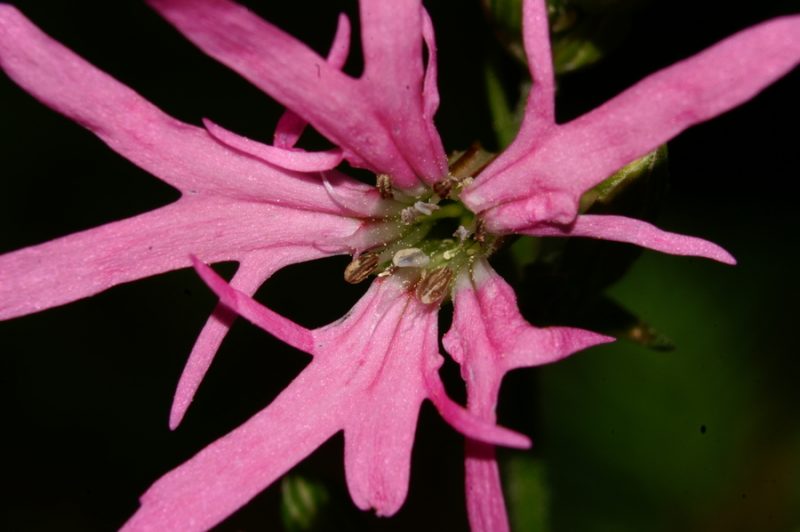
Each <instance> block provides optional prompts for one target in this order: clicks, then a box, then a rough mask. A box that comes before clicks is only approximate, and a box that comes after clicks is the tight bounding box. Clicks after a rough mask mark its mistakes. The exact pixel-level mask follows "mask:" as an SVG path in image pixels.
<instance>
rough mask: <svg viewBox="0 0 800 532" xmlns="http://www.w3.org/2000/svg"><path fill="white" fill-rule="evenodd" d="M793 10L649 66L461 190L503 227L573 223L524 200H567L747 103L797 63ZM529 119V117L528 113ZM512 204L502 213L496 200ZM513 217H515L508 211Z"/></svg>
mask: <svg viewBox="0 0 800 532" xmlns="http://www.w3.org/2000/svg"><path fill="white" fill-rule="evenodd" d="M798 35H800V16H789V17H783V18H778V19H774V20H770V21H768V22H765V23H762V24H759V25H757V26H754V27H752V28H749V29H746V30H744V31H741V32H739V33H738V34H736V35H734V36H732V37H729V38H728V39H725V40H723V41H721V42H719V43H717V44H715V45H714V46H712V47H710V48H708V49H707V50H705V51H703V52H701V53H699V54H697V55H695V56H693V57H691V58H689V59H686V60H684V61H681V62H679V63H677V64H675V65H673V66H671V67H669V68H665V69H663V70H661V71H660V72H657V73H655V74H653V75H651V76H649V77H647V78H645V79H644V80H642V81H641V82H639V83H637V84H636V85H634V86H633V87H631V88H630V89H628V90H626V91H624V92H623V93H621V94H620V95H619V96H617V97H615V98H613V99H612V100H610V101H608V102H607V103H605V104H604V105H602V106H600V107H598V108H597V109H595V110H593V111H591V112H589V113H587V114H585V115H583V116H581V117H579V118H577V119H575V120H573V121H572V122H569V123H567V124H564V125H562V126H558V127H554V128H551V129H550V130H549V131H548V132H547V134H546V135H544V136H543V137H542V138H540V139H538V140H537V141H536V145H535V146H533V147H532V148H531V150H530V151H528V152H527V153H526V154H525V155H524V156H522V157H519V158H518V159H514V160H512V157H511V155H516V154H514V153H510V154H506V155H501V156H500V157H498V159H497V160H496V161H495V162H494V163H493V164H492V165H491V166H490V167H489V168H487V169H486V171H485V172H484V173H483V174H482V175H481V176H480V178H478V179H476V181H475V182H474V183H473V185H472V186H470V187H468V189H467V190H466V191H465V192H464V194H462V195H461V198H462V199H463V200H464V201H465V203H466V204H467V205H468V206H469V207H470V208H471V209H473V210H475V211H476V212H482V214H483V216H484V218H485V219H487V220H488V221H489V223H490V224H494V225H495V226H498V227H500V226H502V227H517V228H521V227H524V226H528V227H531V226H534V225H536V224H538V223H543V222H544V223H547V222H556V223H562V224H566V223H569V222H571V221H572V220H570V219H569V217H568V216H567V214H569V213H568V212H567V213H565V212H564V210H563V209H564V205H566V204H567V203H568V202H565V201H558V202H556V203H555V204H554V206H553V209H552V211H551V210H548V209H544V210H542V208H541V207H542V205H541V203H538V202H531V201H530V199H531V198H533V197H535V196H537V195H542V194H562V195H565V196H566V197H568V198H570V199H571V201H572V213H571V214H572V218H573V219H574V217H575V216H576V215H577V205H578V199H579V198H580V196H581V194H583V193H584V192H585V191H586V190H588V189H589V188H591V187H593V186H595V185H597V184H598V183H600V182H601V181H602V180H604V179H606V178H607V177H608V176H609V175H611V174H612V173H613V172H614V171H616V170H618V169H619V168H621V167H622V166H624V165H625V164H627V163H629V162H631V161H633V160H635V159H637V158H639V157H642V156H643V155H645V154H646V153H648V152H650V151H652V150H653V149H655V148H656V147H657V146H659V145H661V144H663V143H664V142H666V141H668V140H669V139H671V138H673V137H675V136H676V135H677V134H679V133H680V132H681V131H683V130H684V129H686V128H688V127H690V126H692V125H694V124H697V123H699V122H702V121H704V120H708V119H710V118H713V117H714V116H717V115H719V114H721V113H724V112H725V111H728V110H729V109H731V108H733V107H736V106H737V105H740V104H741V103H743V102H745V101H747V100H749V99H750V98H752V97H753V96H755V95H756V94H758V93H759V92H760V91H761V90H763V89H764V88H765V87H766V86H768V85H770V84H771V83H772V82H774V81H775V80H777V79H778V78H780V77H781V76H783V75H784V74H786V73H787V72H789V71H790V70H792V69H793V68H794V67H795V66H796V65H797V64H798V61H800V37H798ZM526 119H527V117H526ZM511 203H515V205H516V208H515V209H511V210H506V211H503V210H502V209H501V206H502V205H503V204H511ZM512 213H513V215H512Z"/></svg>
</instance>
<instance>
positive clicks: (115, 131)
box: [0, 4, 339, 212]
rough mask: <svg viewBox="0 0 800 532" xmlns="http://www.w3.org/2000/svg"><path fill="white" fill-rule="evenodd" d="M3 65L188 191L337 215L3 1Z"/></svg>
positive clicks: (287, 177) (311, 184) (290, 176)
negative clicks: (100, 67) (71, 48)
mask: <svg viewBox="0 0 800 532" xmlns="http://www.w3.org/2000/svg"><path fill="white" fill-rule="evenodd" d="M0 67H2V68H3V70H5V71H6V72H7V73H8V75H9V76H10V77H11V78H12V79H13V80H14V81H16V82H17V83H18V84H19V85H20V86H21V87H22V88H24V89H25V90H26V91H28V92H30V93H31V94H32V95H33V96H35V97H36V98H37V99H39V100H40V101H41V102H42V103H44V104H45V105H47V106H49V107H52V108H53V109H55V110H57V111H59V112H60V113H62V114H64V115H66V116H67V117H69V118H71V119H73V120H75V121H76V122H78V123H80V124H81V125H83V126H85V127H87V128H88V129H90V130H91V131H92V132H93V133H95V134H96V135H98V136H99V137H100V138H101V139H102V140H103V141H104V142H106V143H107V144H108V145H109V146H110V147H111V148H112V149H113V150H115V151H116V152H118V153H119V154H120V155H122V156H124V157H125V158H127V159H129V160H130V161H132V162H133V163H135V164H136V165H138V166H139V167H141V168H142V169H144V170H146V171H148V172H150V173H152V174H153V175H155V176H157V177H159V178H160V179H163V180H164V181H166V182H167V183H169V184H171V185H172V186H174V187H176V188H177V189H179V190H181V191H182V192H183V193H185V194H190V195H193V196H199V195H206V194H208V195H227V196H232V197H236V198H240V199H248V200H256V201H271V202H275V203H280V204H281V205H283V206H296V207H298V208H303V209H312V210H321V211H327V212H339V211H338V208H337V206H336V205H335V204H333V203H332V202H331V201H330V197H329V196H328V195H327V194H326V193H325V191H324V189H323V188H322V187H320V186H319V181H318V179H316V178H312V177H309V176H304V175H302V174H294V173H289V172H281V171H279V170H277V169H275V168H272V167H270V166H269V165H265V164H263V163H261V162H260V161H257V160H254V159H253V158H251V157H248V156H245V155H241V154H238V153H236V152H235V151H233V150H230V149H228V148H226V147H224V146H222V145H220V144H219V143H218V142H216V141H214V140H213V139H212V138H210V137H209V136H208V133H207V132H206V131H204V130H203V129H201V128H197V127H194V126H189V125H187V124H183V123H181V122H178V121H177V120H174V119H173V118H171V117H169V116H167V115H165V114H164V113H162V112H161V111H159V110H158V109H157V108H156V107H154V106H153V105H152V104H150V103H148V102H147V101H146V100H144V99H143V98H141V97H140V96H139V95H138V94H136V93H135V92H133V91H132V90H131V89H129V88H127V87H125V86H124V85H122V84H121V83H119V82H118V81H116V80H114V79H113V78H111V77H110V76H108V75H107V74H105V73H103V72H101V71H99V70H97V69H96V68H94V67H93V66H91V65H90V64H89V63H87V62H86V61H84V60H83V59H81V58H80V57H78V56H77V55H75V54H74V53H72V52H71V51H69V50H68V49H66V48H64V47H63V46H62V45H60V44H59V43H57V42H55V41H53V40H52V39H50V38H49V37H48V36H47V35H45V34H43V33H42V32H41V31H40V30H39V29H38V28H36V27H35V26H34V25H33V24H31V23H30V22H29V21H28V20H27V19H26V18H25V17H24V16H23V15H22V14H20V13H19V11H17V10H16V9H15V8H14V7H11V6H9V5H5V4H4V5H0Z"/></svg>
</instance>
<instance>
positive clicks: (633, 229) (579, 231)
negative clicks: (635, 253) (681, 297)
mask: <svg viewBox="0 0 800 532" xmlns="http://www.w3.org/2000/svg"><path fill="white" fill-rule="evenodd" d="M517 232H519V233H521V234H525V235H531V236H563V237H576V236H577V237H587V238H599V239H601V240H613V241H615V242H626V243H629V244H635V245H637V246H641V247H643V248H648V249H654V250H656V251H661V252H662V253H669V254H670V255H688V256H692V257H704V258H707V259H712V260H716V261H719V262H722V263H724V264H736V259H735V258H733V256H732V255H731V254H730V253H728V252H727V251H725V250H724V249H723V248H721V247H720V246H718V245H717V244H714V243H713V242H709V241H708V240H703V239H702V238H697V237H693V236H685V235H680V234H677V233H670V232H668V231H663V230H661V229H659V228H658V227H656V226H654V225H652V224H650V223H647V222H643V221H642V220H637V219H635V218H628V217H627V216H615V215H601V214H585V215H581V216H578V218H577V220H575V223H574V224H572V225H569V226H563V227H561V226H539V227H533V228H530V229H518V230H517Z"/></svg>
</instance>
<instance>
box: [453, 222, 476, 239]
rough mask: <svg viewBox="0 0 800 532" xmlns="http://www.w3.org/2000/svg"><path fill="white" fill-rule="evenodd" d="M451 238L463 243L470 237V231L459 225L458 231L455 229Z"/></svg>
mask: <svg viewBox="0 0 800 532" xmlns="http://www.w3.org/2000/svg"><path fill="white" fill-rule="evenodd" d="M453 236H454V237H456V238H458V240H459V241H461V242H463V241H464V240H466V239H468V238H469V237H470V236H472V231H470V230H469V229H467V228H466V227H464V226H463V225H459V226H458V229H456V232H455V233H453Z"/></svg>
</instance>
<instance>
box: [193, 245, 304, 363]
mask: <svg viewBox="0 0 800 532" xmlns="http://www.w3.org/2000/svg"><path fill="white" fill-rule="evenodd" d="M192 264H193V265H194V269H195V270H196V271H197V273H198V274H199V275H200V277H201V278H202V279H203V281H205V282H206V284H207V285H208V287H209V288H211V290H213V291H214V293H215V294H217V295H218V296H219V301H220V303H221V304H223V305H225V306H226V307H228V308H229V309H230V310H232V311H234V312H235V313H236V314H238V315H240V316H242V317H243V318H245V319H247V320H248V321H250V322H252V323H253V324H254V325H257V326H259V327H261V328H262V329H264V330H265V331H267V332H268V333H270V334H271V335H273V336H275V337H276V338H277V339H279V340H281V341H283V342H285V343H287V344H289V345H290V346H292V347H294V348H295V349H299V350H301V351H305V352H306V353H312V352H313V350H314V339H313V336H312V334H311V331H309V330H308V329H306V328H305V327H301V326H300V325H297V324H296V323H294V322H293V321H291V320H288V319H286V318H284V317H283V316H281V315H280V314H278V313H276V312H273V311H271V310H270V309H268V308H267V307H265V306H263V305H260V304H258V303H257V302H256V301H255V300H254V299H253V298H251V297H250V296H249V295H247V294H245V293H243V292H240V291H239V290H236V289H235V288H232V287H231V286H230V285H229V284H228V283H227V282H225V279H223V278H222V277H220V276H219V275H217V273H216V272H215V271H214V270H212V269H211V268H209V267H208V266H207V265H205V264H203V263H202V262H201V261H200V260H198V259H197V257H194V256H192Z"/></svg>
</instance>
